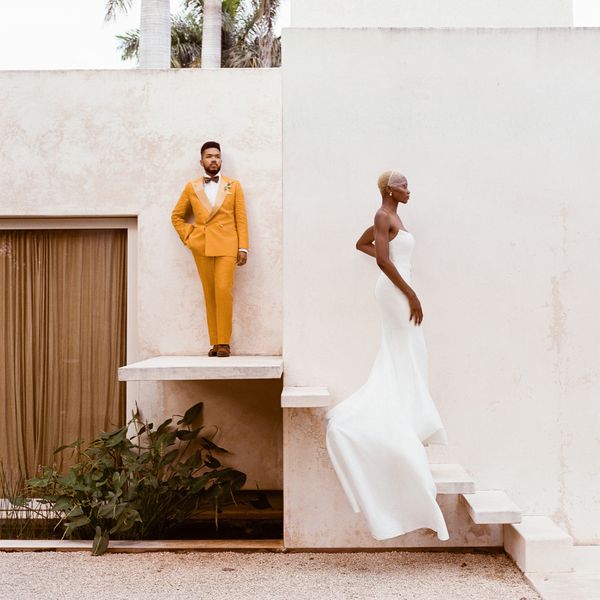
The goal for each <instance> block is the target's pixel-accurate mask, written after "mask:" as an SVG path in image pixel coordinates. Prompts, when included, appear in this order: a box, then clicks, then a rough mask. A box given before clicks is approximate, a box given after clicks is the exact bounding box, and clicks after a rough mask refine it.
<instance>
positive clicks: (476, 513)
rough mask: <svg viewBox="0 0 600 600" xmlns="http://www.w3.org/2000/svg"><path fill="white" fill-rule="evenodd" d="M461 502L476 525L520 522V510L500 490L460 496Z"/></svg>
mask: <svg viewBox="0 0 600 600" xmlns="http://www.w3.org/2000/svg"><path fill="white" fill-rule="evenodd" d="M461 500H462V502H463V504H464V506H465V507H466V509H467V512H468V513H469V515H470V516H471V519H473V523H477V524H478V525H491V524H494V523H520V522H521V509H520V508H519V507H518V506H517V505H516V504H515V503H514V502H513V501H512V500H511V499H510V498H509V497H508V496H507V495H506V492H503V491H502V490H484V491H478V492H475V493H474V494H462V495H461Z"/></svg>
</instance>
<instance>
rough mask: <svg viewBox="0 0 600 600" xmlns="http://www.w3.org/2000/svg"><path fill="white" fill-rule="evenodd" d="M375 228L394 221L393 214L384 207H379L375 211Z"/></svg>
mask: <svg viewBox="0 0 600 600" xmlns="http://www.w3.org/2000/svg"><path fill="white" fill-rule="evenodd" d="M373 222H374V224H375V225H374V227H375V229H377V228H379V227H386V226H389V225H390V224H391V222H392V216H391V215H390V213H389V212H387V211H385V210H383V209H382V208H379V209H377V212H376V213H375V219H374V220H373Z"/></svg>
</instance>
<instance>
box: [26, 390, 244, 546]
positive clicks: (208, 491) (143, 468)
mask: <svg viewBox="0 0 600 600" xmlns="http://www.w3.org/2000/svg"><path fill="white" fill-rule="evenodd" d="M201 412H202V403H201V402H200V403H198V404H195V405H194V406H192V407H191V408H190V409H188V410H187V412H186V413H185V415H183V416H182V417H181V418H180V419H179V420H178V421H177V422H176V423H174V419H175V418H176V417H177V416H180V415H175V416H174V417H172V418H169V419H167V420H165V421H164V422H163V423H161V424H160V425H159V426H158V427H156V428H155V427H154V424H153V423H148V422H143V421H142V420H141V419H140V415H139V412H136V413H135V414H134V415H133V417H132V419H131V420H130V421H129V423H128V424H127V425H126V426H124V427H121V428H120V429H117V430H116V431H111V432H105V433H102V434H101V435H100V437H99V438H97V439H95V440H94V441H93V442H91V443H90V444H89V445H87V446H86V445H85V443H84V442H83V441H82V440H77V441H76V442H73V443H72V444H69V445H67V446H62V447H60V448H57V449H56V451H55V453H58V452H64V451H66V450H71V451H74V452H76V454H77V461H78V462H77V464H76V465H75V466H73V467H71V468H70V469H69V471H68V473H67V474H66V475H63V474H62V473H60V472H58V471H56V470H55V469H54V468H52V467H43V468H42V470H41V474H40V475H39V476H38V477H34V478H32V479H29V480H28V482H27V483H28V486H29V488H30V490H31V491H33V492H36V493H37V494H38V495H40V496H41V501H42V502H43V503H47V504H49V505H50V506H49V508H50V509H51V510H52V511H53V512H55V513H58V514H59V516H60V517H61V522H62V524H63V526H64V527H65V534H64V535H65V536H67V537H70V536H72V535H73V534H74V533H75V532H77V533H78V534H80V535H81V536H82V537H83V536H89V537H92V536H93V537H94V544H93V549H92V553H93V554H94V555H100V554H103V553H104V552H106V549H107V548H108V544H109V539H110V537H111V536H112V537H113V538H114V537H123V536H124V535H126V536H127V538H129V539H148V538H160V537H161V535H162V534H163V532H164V531H166V530H168V529H169V528H171V527H174V526H177V525H179V524H181V523H183V522H184V521H185V520H186V519H187V518H188V517H189V516H190V515H191V514H193V513H194V512H196V511H198V510H204V509H212V510H214V515H215V526H218V520H217V516H218V509H219V506H220V505H222V504H224V503H225V502H227V501H235V500H234V497H233V492H234V491H236V490H239V489H240V488H241V487H242V486H243V485H244V483H245V481H246V475H245V474H244V473H242V472H241V471H237V470H235V469H233V468H230V467H223V466H222V465H221V462H220V461H219V460H218V459H217V458H216V457H215V456H214V454H215V453H226V452H227V450H225V449H224V448H221V447H219V446H218V445H217V444H215V443H214V442H213V441H212V439H211V436H206V435H202V432H204V431H205V429H206V427H205V426H200V427H196V428H193V423H194V422H195V421H196V420H197V419H198V418H199V417H200V415H201ZM132 431H134V434H133V435H129V434H130V432H132ZM212 437H214V436H212Z"/></svg>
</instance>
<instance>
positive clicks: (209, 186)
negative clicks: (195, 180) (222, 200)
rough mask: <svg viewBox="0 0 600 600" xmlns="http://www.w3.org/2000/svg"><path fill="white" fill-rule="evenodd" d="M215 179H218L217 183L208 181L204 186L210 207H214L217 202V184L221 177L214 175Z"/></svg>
mask: <svg viewBox="0 0 600 600" xmlns="http://www.w3.org/2000/svg"><path fill="white" fill-rule="evenodd" d="M216 177H218V178H219V181H209V182H208V183H205V184H204V192H205V193H206V197H207V198H208V201H209V202H210V205H211V206H212V207H214V205H215V202H216V201H217V192H218V191H219V183H220V182H221V175H216Z"/></svg>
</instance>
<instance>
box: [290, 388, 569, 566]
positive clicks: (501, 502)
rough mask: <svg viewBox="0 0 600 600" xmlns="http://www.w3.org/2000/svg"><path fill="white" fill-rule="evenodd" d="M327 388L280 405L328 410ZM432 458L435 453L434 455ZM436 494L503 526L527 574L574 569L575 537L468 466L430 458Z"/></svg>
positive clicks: (300, 392) (509, 548) (300, 391)
mask: <svg viewBox="0 0 600 600" xmlns="http://www.w3.org/2000/svg"><path fill="white" fill-rule="evenodd" d="M329 405H330V396H329V392H328V390H327V388H324V387H284V388H283V392H282V396H281V406H282V408H311V409H314V408H327V407H328V406H329ZM430 458H431V457H430ZM430 467H431V474H432V476H433V480H434V481H435V484H436V488H437V493H438V494H441V495H457V496H458V497H459V500H460V503H461V504H462V506H463V507H464V510H465V511H466V512H467V514H468V515H469V517H470V518H471V520H472V521H473V523H475V524H477V525H502V526H503V527H502V529H503V543H504V550H505V551H506V552H507V554H509V556H511V557H512V559H513V560H514V561H515V563H516V564H517V566H518V567H519V568H520V569H521V570H522V571H523V572H541V571H554V572H568V571H572V570H573V561H572V554H573V552H572V548H573V540H572V538H571V537H570V536H569V535H568V534H566V533H565V532H564V531H563V530H562V529H561V528H560V527H558V525H556V524H555V523H554V522H553V521H552V519H550V518H549V517H547V516H543V515H523V514H522V511H521V509H520V508H519V507H518V506H517V505H516V504H515V502H513V500H511V498H510V497H509V496H508V494H506V492H504V491H502V490H477V489H476V487H475V481H473V479H472V478H471V476H470V475H469V473H468V472H467V470H466V469H465V468H464V467H463V466H462V465H460V464H457V463H441V462H430Z"/></svg>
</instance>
